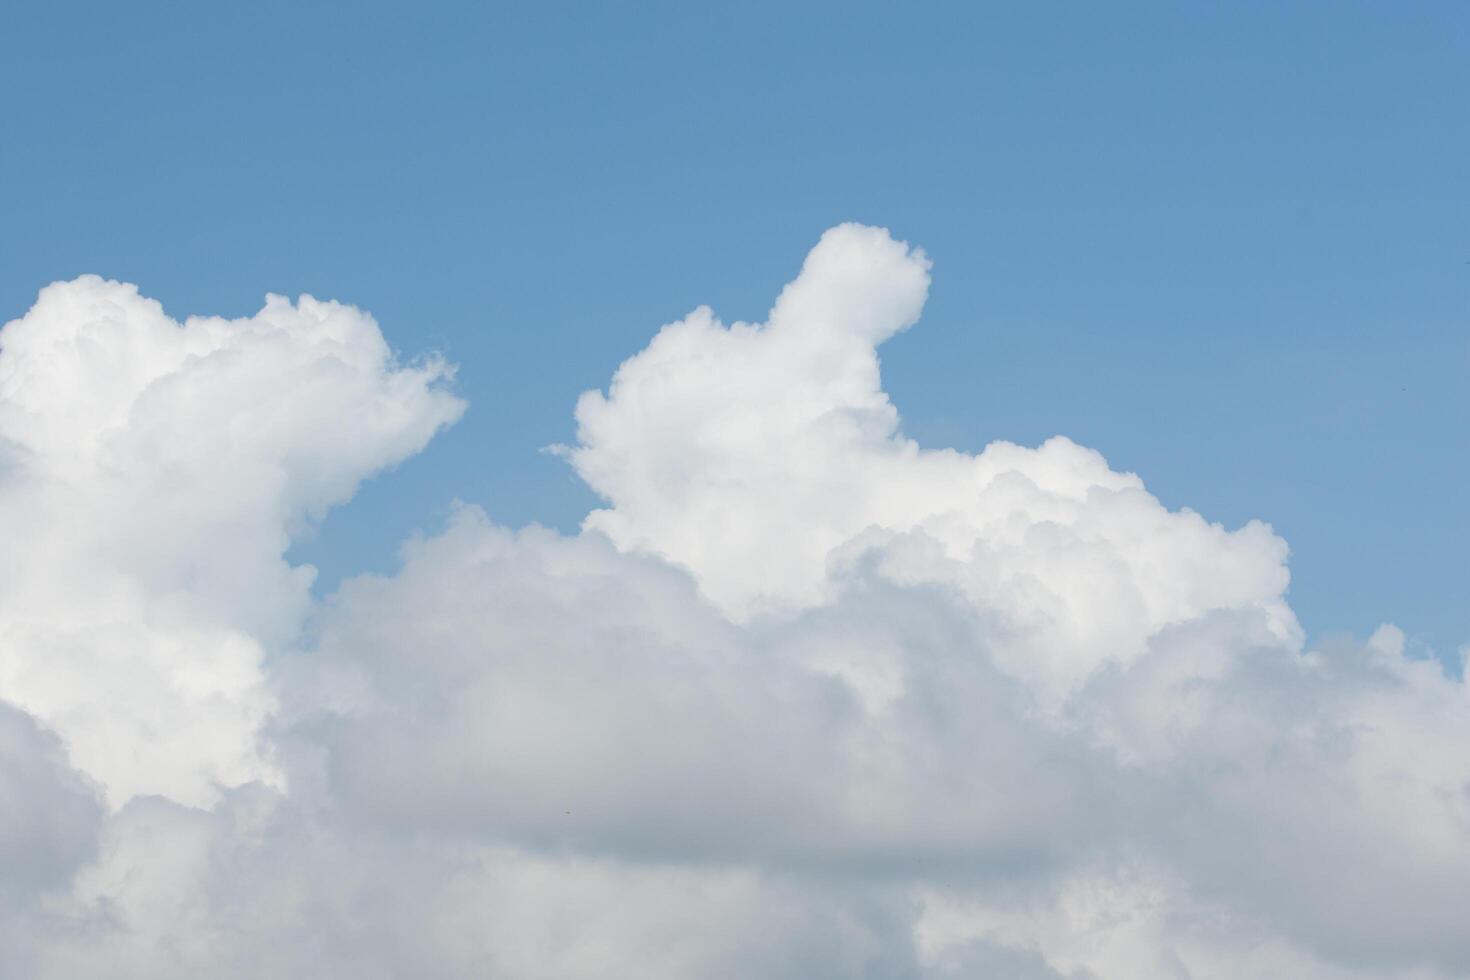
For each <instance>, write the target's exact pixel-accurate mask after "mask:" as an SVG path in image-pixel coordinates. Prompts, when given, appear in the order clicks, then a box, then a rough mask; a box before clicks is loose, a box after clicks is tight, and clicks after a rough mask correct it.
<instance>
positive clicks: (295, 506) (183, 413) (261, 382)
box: [0, 276, 462, 804]
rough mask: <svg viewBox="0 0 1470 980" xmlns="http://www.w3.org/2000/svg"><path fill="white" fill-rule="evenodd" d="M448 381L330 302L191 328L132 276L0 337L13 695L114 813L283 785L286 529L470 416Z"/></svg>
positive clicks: (295, 608) (1, 482)
mask: <svg viewBox="0 0 1470 980" xmlns="http://www.w3.org/2000/svg"><path fill="white" fill-rule="evenodd" d="M446 376H447V368H446V367H445V366H444V365H443V364H442V363H439V362H436V361H426V362H424V363H422V364H418V365H413V366H402V365H399V364H397V363H396V362H395V361H394V358H393V355H392V353H391V351H390V350H389V349H388V347H387V345H386V343H385V342H384V340H383V337H382V335H381V333H380V332H379V330H378V328H377V326H376V324H374V322H373V321H372V319H371V318H370V317H368V316H366V315H365V314H363V313H361V312H360V311H358V310H355V309H353V308H351V307H348V306H342V305H340V304H337V303H321V302H318V301H316V300H314V299H312V298H310V297H302V299H301V301H300V302H299V303H297V304H292V303H290V302H289V301H287V300H286V299H284V298H282V297H279V296H272V297H269V298H268V299H267V301H266V305H265V307H264V309H262V310H261V311H260V312H259V313H257V314H256V315H255V316H253V317H249V318H246V319H241V320H223V319H219V318H191V319H189V320H187V321H185V322H184V323H182V324H180V323H176V322H174V321H173V320H171V319H170V318H169V317H168V316H167V315H165V313H164V312H163V309H162V307H161V306H159V304H158V303H157V302H155V301H153V300H150V299H146V298H144V297H143V296H141V295H139V293H138V291H137V289H136V288H134V287H132V286H128V285H124V284H122V283H117V282H107V281H104V280H102V279H99V278H96V277H91V276H88V277H83V278H81V279H78V280H76V281H74V282H69V283H58V284H56V285H53V286H50V287H47V288H46V289H44V290H42V292H41V294H40V296H39V297H38V298H37V300H36V304H35V306H34V307H32V309H31V310H30V312H29V313H27V314H26V315H25V316H24V317H22V318H20V319H19V320H15V321H14V322H12V323H9V324H7V325H6V326H5V328H4V329H3V331H0V516H3V520H4V522H5V538H6V547H5V548H4V549H3V550H0V694H3V696H4V697H6V698H8V699H10V700H11V701H13V702H14V703H15V704H17V705H19V706H20V707H22V708H25V709H26V710H28V711H30V712H31V713H33V714H35V715H36V716H37V717H39V718H40V719H42V720H43V721H45V722H46V723H47V724H49V725H50V726H52V727H53V728H55V729H56V730H57V731H58V732H60V734H61V735H62V736H63V737H64V738H65V739H66V741H67V744H68V746H69V748H70V752H71V757H72V760H73V761H74V762H75V763H76V764H77V765H78V766H79V767H80V768H81V769H82V770H83V771H85V772H87V773H88V774H90V775H91V776H92V777H94V778H95V779H97V780H98V781H99V782H100V783H101V784H102V785H103V786H104V787H105V789H106V791H107V794H108V797H109V799H110V800H111V801H112V802H113V803H114V804H121V803H123V802H125V801H126V800H127V799H128V798H130V797H132V796H134V795H136V794H139V793H161V794H164V795H168V796H170V797H172V798H174V799H177V800H180V801H182V802H188V803H205V802H208V801H209V800H210V799H211V798H212V796H213V794H214V793H215V792H216V788H217V787H218V786H231V785H238V784H241V783H244V782H248V781H251V780H257V779H265V780H268V781H269V780H273V779H274V778H276V776H275V772H274V769H273V765H272V763H271V762H270V760H269V758H268V753H267V752H266V751H265V750H264V749H263V748H262V747H261V746H260V745H258V744H257V740H256V734H257V732H258V730H259V728H260V725H261V723H262V722H263V721H264V720H265V718H266V717H267V715H268V714H269V712H270V710H271V706H272V695H271V694H270V691H269V688H268V685H267V684H266V683H265V678H264V675H263V672H262V661H263V658H264V657H265V656H266V655H267V654H268V653H269V652H271V651H272V650H274V649H276V648H278V647H279V646H280V645H281V644H282V643H283V642H285V641H287V640H289V639H290V638H292V637H293V636H294V635H295V633H296V631H297V629H298V628H299V623H300V620H301V617H302V616H303V615H304V614H305V613H306V610H307V607H308V604H309V599H310V584H311V577H312V571H311V569H309V568H293V567H291V566H289V565H288V564H287V563H286V562H285V561H284V560H283V559H282V555H283V554H284V552H285V550H286V548H287V546H288V545H289V543H290V535H291V534H292V532H293V531H299V530H301V529H302V528H303V527H304V526H306V524H308V523H309V522H310V521H311V520H313V519H314V518H315V517H318V516H319V515H321V514H322V513H323V512H324V511H325V510H326V509H327V508H328V507H330V506H332V505H333V504H336V503H340V502H342V501H343V500H346V499H347V498H348V497H350V496H351V494H352V492H353V490H354V489H355V488H356V486H357V484H358V483H359V482H360V481H361V480H362V479H363V478H365V477H367V476H369V475H370V474H372V473H374V472H376V471H377V470H380V469H383V468H384V467H387V466H391V465H393V464H394V463H397V462H398V461H400V460H402V459H403V458H404V457H406V456H409V455H411V454H413V453H414V452H416V451H418V450H419V449H420V448H422V446H423V445H424V444H425V443H426V442H427V441H428V439H429V438H430V437H431V436H432V435H433V433H434V432H435V431H436V430H437V429H438V428H439V427H440V426H442V425H445V424H447V423H449V422H451V421H453V420H454V419H455V418H456V417H457V416H458V415H459V413H460V411H461V409H462V405H461V403H460V402H459V401H458V400H457V399H456V398H454V396H452V395H451V394H449V393H447V392H446V391H445V390H443V385H442V384H441V382H442V381H443V380H444V379H445V377H446Z"/></svg>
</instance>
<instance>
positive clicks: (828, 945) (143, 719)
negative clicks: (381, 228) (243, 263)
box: [0, 226, 1470, 980]
mask: <svg viewBox="0 0 1470 980" xmlns="http://www.w3.org/2000/svg"><path fill="white" fill-rule="evenodd" d="M928 270H929V265H928V262H927V260H926V259H924V258H923V256H922V255H921V254H919V253H917V252H914V251H912V250H910V249H908V248H907V247H906V246H904V245H902V244H900V243H896V242H894V241H892V240H891V239H890V238H889V236H888V235H887V234H886V233H885V232H883V231H881V230H876V229H869V228H860V227H857V226H844V227H842V228H838V229H834V230H833V231H831V232H829V233H828V234H827V235H826V236H824V238H823V239H822V242H821V243H820V244H819V245H818V247H817V248H816V250H814V252H813V253H812V255H811V256H810V257H809V258H808V260H807V263H806V265H805V267H804V269H803V271H802V274H801V276H800V277H799V278H798V279H797V281H796V282H794V283H793V284H792V285H791V286H789V287H788V288H787V289H786V291H785V292H784V293H783V294H782V296H781V298H780V299H779V300H778V302H777V304H776V307H775V308H774V309H773V311H772V313H771V315H770V316H769V318H768V322H767V323H766V324H764V325H756V326H750V325H742V324H736V325H734V326H731V327H729V328H726V327H724V326H722V325H720V324H719V323H718V322H717V321H715V320H714V318H713V315H712V314H711V313H710V312H709V311H708V310H701V311H696V313H694V314H691V316H690V317H688V318H686V319H685V320H683V321H681V322H679V323H677V324H673V325H671V326H669V327H666V328H664V330H663V331H661V332H660V333H659V335H658V336H657V337H656V338H655V339H654V341H653V342H652V343H651V344H650V345H649V347H648V348H647V349H646V350H644V351H643V352H641V353H639V354H638V355H636V356H635V357H633V358H631V359H630V360H629V361H627V362H626V363H625V364H624V365H623V366H622V367H621V368H620V369H619V371H618V374H617V376H616V377H615V379H614V381H613V384H612V386H611V387H610V389H609V391H608V392H607V393H606V394H605V395H604V394H598V393H592V394H589V395H587V396H584V398H583V399H582V401H581V402H580V404H579V406H578V409H577V420H578V427H579V428H578V435H579V441H578V444H577V445H576V446H575V447H572V448H570V449H568V450H566V452H567V454H568V456H569V457H570V459H571V461H572V463H573V465H574V466H575V467H576V468H577V471H578V472H579V473H580V474H582V476H583V477H584V478H585V479H586V480H587V481H588V483H589V484H590V485H591V486H592V487H593V488H594V489H596V490H597V491H598V492H600V493H601V494H603V495H604V497H605V498H606V500H607V504H608V505H607V507H606V508H605V509H603V510H599V511H596V512H594V514H592V515H590V516H589V518H588V521H587V527H586V528H585V529H584V531H583V532H582V533H580V534H578V535H573V536H564V535H560V534H557V533H555V532H552V531H549V530H546V529H543V528H539V527H529V528H524V529H520V530H512V529H508V528H504V527H500V526H497V525H495V524H494V523H493V522H492V521H490V520H489V518H487V517H486V516H485V515H484V514H483V513H482V512H480V511H479V510H478V509H476V508H474V507H470V506H466V507H462V508H461V509H460V510H459V511H458V513H457V514H456V515H455V517H454V518H453V520H452V521H451V522H450V523H449V525H448V526H447V527H446V528H445V529H444V530H443V531H442V532H440V533H438V534H436V535H434V536H431V537H428V538H424V539H417V540H415V541H412V542H410V543H409V544H408V545H407V546H406V547H405V550H404V560H403V565H402V568H401V569H400V570H399V571H398V572H397V573H396V574H394V575H391V576H386V577H384V576H368V577H364V578H360V579H357V580H354V581H350V582H348V583H346V584H345V585H344V586H343V587H342V589H341V590H340V591H339V592H338V593H337V594H336V595H335V596H333V597H332V598H331V599H330V600H329V601H328V602H326V603H324V604H322V605H320V606H318V607H316V608H315V609H309V599H308V593H307V591H306V586H307V584H308V583H307V575H309V572H306V573H303V572H302V571H301V570H294V569H291V568H290V567H289V566H287V565H286V564H285V562H284V561H283V560H282V558H281V556H282V554H283V553H284V550H285V548H286V546H287V544H288V543H289V539H290V535H292V534H293V533H296V531H298V530H299V529H300V528H301V527H303V526H304V525H306V524H307V523H309V521H310V520H311V519H313V517H315V516H316V515H319V514H320V513H321V512H322V511H323V510H325V509H326V508H327V507H329V506H331V505H332V504H334V503H337V502H340V501H341V500H343V499H345V498H346V497H347V496H349V495H350V494H351V492H352V490H353V488H354V487H355V486H356V483H357V482H358V481H359V480H360V479H362V478H363V477H365V476H367V475H369V474H370V473H372V472H374V471H375V470H378V469H381V468H382V467H384V466H388V465H392V464H393V463H394V462H396V461H397V460H399V459H401V458H403V457H404V456H406V455H408V454H411V453H412V452H414V451H415V450H417V449H418V448H419V447H420V446H422V445H423V443H424V442H425V441H426V440H427V439H428V438H429V437H430V436H431V435H432V433H433V432H434V431H435V429H437V428H438V427H439V426H441V425H443V424H445V423H447V422H449V421H452V419H453V418H454V417H455V416H456V415H457V413H458V412H459V410H460V405H459V403H458V402H456V401H455V400H454V399H453V398H452V397H451V396H449V395H447V394H445V393H444V392H443V390H442V385H441V384H440V381H441V379H442V378H443V377H444V374H445V370H446V369H445V368H443V366H441V365H438V364H434V363H428V364H425V365H422V366H419V367H402V366H399V365H397V364H396V363H395V362H394V361H393V360H392V358H391V355H390V354H389V353H388V350H387V348H386V346H385V345H384V343H383V341H382V338H381V336H380V334H379V333H378V331H377V328H376V326H375V325H374V324H373V323H372V321H371V320H370V319H368V318H367V317H366V316H365V315H363V314H361V313H359V312H357V311H355V310H352V309H350V308H348V307H341V306H337V305H335V304H319V303H316V302H315V301H312V300H310V299H303V300H302V301H301V302H300V303H299V304H297V305H296V306H292V305H290V304H287V303H286V302H285V301H283V300H276V299H272V300H271V301H269V302H268V304H267V306H266V308H265V310H263V311H262V312H261V313H260V314H259V315H257V316H256V317H254V318H252V319H250V320H246V321H237V322H234V323H225V322H223V321H216V320H191V321H188V322H186V323H185V324H184V325H183V326H180V325H177V324H174V323H172V322H171V321H168V320H167V319H166V318H165V317H163V315H162V313H161V311H159V310H158V309H157V307H156V305H153V304H151V303H149V302H148V301H146V300H142V299H140V298H139V297H138V296H137V295H136V293H135V292H134V291H132V290H131V289H130V288H128V287H123V286H119V285H117V284H107V283H103V282H101V281H100V280H81V281H79V282H78V283H74V284H68V285H65V286H61V287H52V289H51V290H49V291H48V292H46V293H43V296H42V300H41V302H40V303H39V304H38V307H37V309H36V310H33V311H32V313H31V314H29V315H28V316H27V317H26V318H24V319H23V320H20V321H16V323H13V324H11V325H10V326H8V327H7V328H6V330H5V332H4V333H3V334H0V344H3V345H4V352H3V354H0V433H3V436H4V438H5V439H6V440H7V444H8V448H7V450H6V452H7V454H8V457H9V459H10V464H9V469H8V470H7V471H6V475H5V476H4V478H3V479H4V483H3V489H0V520H3V521H5V522H6V524H7V525H8V526H13V527H14V528H16V532H17V541H18V542H19V544H18V548H17V550H16V551H15V552H14V553H13V555H7V556H6V557H5V558H0V569H3V571H0V575H3V576H4V578H3V582H0V584H4V585H5V587H6V591H4V592H0V596H3V598H0V630H3V631H4V632H0V638H3V642H4V644H5V645H4V646H3V647H0V666H3V670H4V673H3V674H0V685H3V686H0V694H4V696H6V697H10V698H11V699H12V700H14V701H16V702H17V703H18V704H21V705H22V706H23V707H24V708H25V709H26V710H27V711H29V712H30V713H31V714H32V715H34V716H35V718H38V719H40V720H41V722H44V723H45V724H46V725H49V726H50V727H52V728H54V729H55V730H56V731H57V732H58V733H59V734H60V736H61V738H62V739H64V740H65V742H66V745H67V747H68V749H69V750H70V752H71V758H72V761H73V763H74V764H75V765H76V766H77V767H78V768H80V769H82V770H83V771H85V772H87V773H90V774H92V775H93V776H95V777H96V778H97V779H98V780H100V781H101V782H102V783H103V784H104V785H105V786H106V789H107V791H108V795H109V798H110V799H111V801H112V802H113V803H114V804H115V805H116V804H122V803H124V802H125V801H126V800H128V798H129V797H132V796H133V795H134V794H135V793H137V792H140V791H145V790H150V789H151V790H160V789H161V790H163V791H164V792H165V793H166V794H167V795H168V796H170V797H171V799H164V798H158V797H138V798H133V799H132V800H131V802H126V805H121V806H120V808H118V807H116V806H115V807H114V809H113V810H112V811H111V812H110V813H106V814H104V811H103V810H102V809H101V808H100V807H99V804H98V802H97V800H96V798H95V796H94V795H93V792H92V790H91V788H90V787H89V784H88V782H87V780H86V779H85V778H84V777H82V776H80V775H79V774H77V773H76V772H73V771H71V770H70V769H68V768H67V766H66V763H65V761H64V760H63V758H62V757H61V755H60V749H59V745H60V743H59V742H57V740H56V739H55V738H53V737H52V736H50V735H48V734H47V733H46V732H45V731H43V730H42V728H41V727H40V726H39V725H38V723H37V722H36V721H35V719H32V718H28V717H26V716H25V715H23V714H22V713H20V712H11V713H10V714H6V713H5V711H4V710H3V709H0V801H3V800H5V799H11V798H13V799H22V798H24V799H27V800H30V799H34V800H37V801H41V802H40V803H38V804H37V805H36V806H35V807H33V808H32V809H29V810H27V809H24V808H21V809H18V810H16V811H15V812H16V813H17V814H18V816H17V817H16V818H15V819H14V820H12V821H10V822H9V823H6V822H4V821H3V820H0V837H3V839H0V862H4V861H11V862H12V864H15V866H16V867H23V868H25V869H29V870H25V871H24V874H23V875H20V877H24V879H25V884H24V885H23V887H19V888H18V889H17V890H14V893H13V896H12V897H11V899H10V900H9V901H10V905H9V906H8V907H7V909H6V911H5V912H4V913H3V916H4V917H3V919H0V930H3V931H0V938H6V939H7V940H8V941H6V942H4V943H0V973H6V975H21V976H35V977H48V978H49V977H71V976H93V975H105V976H114V977H140V978H141V977H150V978H154V977H185V976H190V977H192V976H199V975H210V976H218V977H249V976H261V975H311V976H353V977H373V976H384V977H388V976H404V975H412V976H423V977H440V976H442V977H452V976H464V975H491V976H507V977H517V978H532V980H536V978H547V980H552V978H558V980H565V978H580V977H594V976H608V975H616V976H624V975H635V976H643V977H654V978H658V977H668V978H676V977H677V978H685V977H720V978H723V977H732V978H733V977H742V978H749V977H761V978H777V977H810V976H834V977H860V976H866V977H884V978H889V977H895V978H901V977H914V978H930V980H938V978H951V977H962V976H976V975H980V976H991V975H996V976H1014V977H1037V978H1057V977H1069V978H1077V977H1098V978H1109V977H1122V978H1129V980H1133V978H1145V980H1147V978H1177V977H1197V978H1211V977H1231V978H1233V977H1238V976H1299V977H1306V978H1321V980H1346V978H1353V977H1357V978H1367V977H1398V978H1404V980H1420V978H1422V980H1443V978H1449V977H1457V976H1467V975H1470V943H1467V942H1466V940H1465V938H1464V936H1465V935H1466V930H1465V929H1464V928H1463V911H1462V910H1463V909H1465V908H1470V758H1467V757H1466V755H1465V753H1464V751H1463V746H1464V745H1466V744H1467V739H1470V703H1467V697H1466V687H1465V684H1464V683H1463V681H1462V680H1461V679H1459V678H1449V677H1446V676H1445V675H1444V674H1443V673H1442V672H1441V671H1440V669H1439V667H1438V666H1437V665H1436V664H1434V663H1431V662H1421V661H1417V660H1414V659H1412V658H1410V657H1408V656H1407V655H1406V654H1405V651H1404V644H1403V636H1402V633H1400V632H1398V631H1397V630H1396V629H1394V628H1393V627H1384V628H1383V629H1381V630H1379V632H1378V633H1376V634H1375V635H1374V637H1373V638H1372V639H1371V640H1370V641H1368V642H1367V643H1365V644H1358V645H1353V644H1343V645H1340V646H1336V647H1327V648H1322V649H1315V650H1304V649H1303V644H1302V641H1301V636H1300V631H1299V629H1298V628H1297V626H1296V624H1295V620H1294V618H1293V616H1292V614H1291V611H1290V609H1289V607H1288V606H1287V604H1286V602H1285V599H1284V593H1285V589H1286V585H1287V573H1286V568H1285V558H1286V549H1285V545H1284V544H1283V543H1282V542H1281V541H1280V539H1278V538H1277V537H1275V536H1274V534H1272V533H1271V531H1270V529H1269V528H1267V527H1266V526H1265V525H1262V524H1257V523H1252V524H1249V525H1247V526H1246V527H1244V528H1241V529H1239V530H1234V531H1231V530H1227V529H1224V528H1221V527H1219V526H1217V525H1212V524H1209V523H1208V522H1207V521H1205V520H1204V519H1202V518H1200V517H1199V516H1197V515H1195V514H1193V513H1190V512H1187V511H1185V512H1171V511H1169V510H1167V509H1166V508H1164V507H1163V506H1162V505H1160V504H1159V502H1158V501H1157V500H1155V499H1154V498H1153V497H1152V496H1150V495H1149V494H1148V493H1147V491H1146V490H1145V489H1144V487H1143V484H1142V482H1141V481H1140V480H1139V479H1138V478H1137V477H1136V476H1133V475H1131V474H1125V473H1116V472H1113V471H1112V470H1111V469H1110V468H1109V467H1108V466H1107V464H1106V462H1105V461H1104V460H1103V459H1102V457H1100V456H1099V455H1098V454H1096V453H1094V452H1092V451H1090V450H1087V449H1084V448H1082V447H1080V446H1077V445H1075V444H1074V443H1071V442H1069V441H1067V440H1065V439H1054V440H1052V441H1050V442H1048V443H1046V444H1044V445H1043V446H1041V447H1039V448H1036V449H1026V448H1022V447H1018V446H1013V445H1010V444H1006V443H997V444H995V445H992V446H990V447H989V448H987V449H986V450H985V451H984V452H983V453H980V454H979V455H975V456H971V455H967V454H963V453H958V452H953V451H948V450H938V451H935V450H926V449H921V448H919V447H918V446H916V445H915V444H914V443H912V442H911V441H909V440H907V439H905V438H904V437H903V436H902V435H901V431H900V429H899V423H898V416H897V414H896V412H895V410H894V408H893V406H892V405H891V404H890V403H889V401H888V399H887V397H886V395H884V393H883V391H882V388H881V385H880V381H879V375H878V360H877V354H876V345H877V344H879V343H881V342H882V341H883V340H884V339H886V338H887V337H889V336H891V335H892V334H893V333H894V332H896V331H898V330H901V329H904V328H905V327H907V326H909V325H910V324H912V323H913V322H914V321H915V320H916V319H917V317H918V314H919V311H920V308H921V306H922V304H923V300H924V296H925V293H926V290H927V286H928ZM108 364H115V365H117V366H118V369H117V371H116V372H111V371H108V370H105V369H104V367H103V365H108ZM303 623H304V624H305V628H304V629H303ZM267 653H268V654H269V656H267V655H266V654H267ZM7 733H9V734H7ZM216 784H218V785H219V786H220V787H222V788H219V789H216V788H215V787H216ZM43 808H44V809H43ZM53 809H55V810H56V812H67V813H71V814H73V817H72V818H71V820H70V822H69V823H67V824H65V825H64V826H63V828H62V830H60V831H55V830H51V829H46V825H45V824H43V823H42V822H41V821H40V819H39V818H38V817H37V814H40V813H42V812H49V811H50V810H53ZM48 835H49V836H48ZM32 855H41V857H37V858H33V857H32ZM16 862H20V863H19V864H16ZM3 871H4V868H3V867H0V872H3ZM27 876H28V877H27ZM17 880H19V878H18V879H17Z"/></svg>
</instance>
